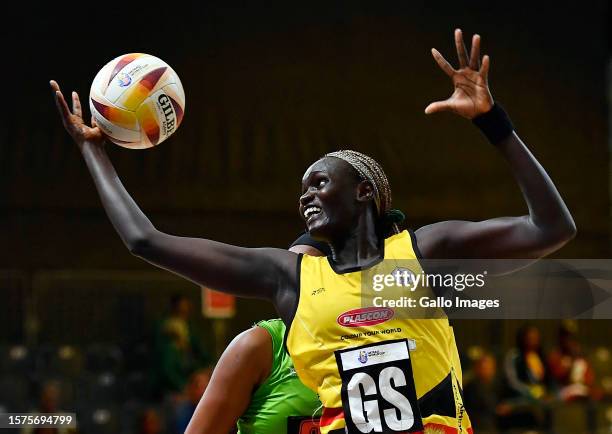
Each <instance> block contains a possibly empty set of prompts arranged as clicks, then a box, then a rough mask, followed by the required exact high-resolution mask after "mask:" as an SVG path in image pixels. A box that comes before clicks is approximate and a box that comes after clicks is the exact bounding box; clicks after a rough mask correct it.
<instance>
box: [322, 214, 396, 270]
mask: <svg viewBox="0 0 612 434" xmlns="http://www.w3.org/2000/svg"><path fill="white" fill-rule="evenodd" d="M382 242H383V240H381V239H380V238H379V236H378V234H377V231H376V219H375V216H374V214H373V213H372V212H366V213H363V214H361V215H360V216H359V217H358V220H357V224H356V225H354V226H353V229H351V231H350V232H349V233H348V235H347V236H346V237H344V238H342V239H340V240H337V241H334V242H333V243H332V250H333V254H332V258H333V260H334V262H335V265H336V268H337V269H340V270H345V269H350V268H355V267H364V266H368V265H369V264H371V263H373V262H375V261H377V260H379V259H380V258H381V257H382V256H383V254H384V253H383V245H382Z"/></svg>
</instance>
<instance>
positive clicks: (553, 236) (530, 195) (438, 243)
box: [416, 30, 576, 259]
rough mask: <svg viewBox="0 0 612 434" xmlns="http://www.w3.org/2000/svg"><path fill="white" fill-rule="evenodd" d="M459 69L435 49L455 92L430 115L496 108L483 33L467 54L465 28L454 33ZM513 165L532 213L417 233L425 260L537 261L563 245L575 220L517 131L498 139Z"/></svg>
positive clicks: (473, 114) (432, 108)
mask: <svg viewBox="0 0 612 434" xmlns="http://www.w3.org/2000/svg"><path fill="white" fill-rule="evenodd" d="M455 44H456V47H457V55H458V57H459V69H454V68H453V67H452V66H451V65H450V64H449V63H448V62H447V61H446V59H444V57H443V56H442V55H441V54H440V53H439V52H438V51H437V50H435V49H432V54H433V57H434V59H435V60H436V62H437V63H438V65H439V66H440V68H441V69H442V70H443V71H444V72H445V73H446V74H447V75H448V76H449V77H451V79H452V81H453V84H454V87H455V91H454V93H453V94H452V95H451V97H450V98H448V99H447V100H445V101H437V102H434V103H432V104H430V105H429V106H427V108H426V109H425V113H427V114H431V113H436V112H441V111H451V112H453V113H457V114H459V115H461V116H463V117H465V118H468V119H474V118H476V117H477V116H480V115H482V114H485V113H487V112H489V111H490V110H491V108H492V107H493V104H494V103H493V97H492V96H491V93H490V91H489V86H488V72H489V64H490V59H489V56H484V58H483V59H482V65H481V64H480V36H478V35H474V37H473V38H472V47H471V53H470V56H469V58H468V54H467V50H466V48H465V45H464V43H463V35H462V33H461V30H456V31H455ZM495 145H496V146H497V148H498V149H499V151H500V152H501V154H502V156H503V157H504V158H505V159H506V161H507V162H508V164H509V165H510V169H511V171H512V173H513V175H514V177H515V179H516V180H517V182H518V184H519V187H520V188H521V191H522V193H523V198H524V199H525V202H526V204H527V208H528V210H529V214H527V215H524V216H520V217H501V218H494V219H490V220H485V221H480V222H470V221H444V222H440V223H434V224H431V225H428V226H425V227H422V228H420V229H419V230H417V231H416V236H417V241H418V245H419V248H420V250H421V252H422V253H423V255H424V256H425V257H426V258H480V259H508V258H523V259H537V258H541V257H543V256H545V255H548V254H550V253H552V252H554V251H555V250H557V249H559V248H560V247H561V246H563V245H564V244H565V243H567V242H568V241H569V240H570V239H572V238H573V237H574V236H575V233H576V226H575V224H574V220H573V219H572V216H571V214H570V212H569V210H568V209H567V206H566V205H565V203H564V202H563V199H562V198H561V195H560V194H559V192H558V191H557V189H556V188H555V185H554V184H553V182H552V180H551V179H550V177H549V176H548V174H547V173H546V171H545V170H544V168H543V167H542V166H541V165H540V163H538V161H537V160H536V158H535V157H534V156H533V154H532V153H531V152H530V151H529V149H528V148H527V146H526V145H525V144H524V143H523V142H522V141H521V139H520V138H519V137H518V136H517V135H516V133H514V132H510V131H509V132H508V134H507V135H506V137H505V138H503V139H501V140H500V141H499V142H498V143H495Z"/></svg>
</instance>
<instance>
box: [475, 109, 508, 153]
mask: <svg viewBox="0 0 612 434" xmlns="http://www.w3.org/2000/svg"><path fill="white" fill-rule="evenodd" d="M472 122H473V123H474V125H476V126H477V127H478V128H479V129H480V131H482V133H483V134H484V135H485V136H486V137H487V139H488V140H489V142H491V143H492V144H494V145H497V144H498V143H499V142H501V141H502V140H504V139H505V138H506V137H508V136H509V135H510V134H512V131H514V125H512V121H511V120H510V118H509V117H508V114H507V113H506V111H505V110H504V109H503V108H502V106H500V105H499V103H497V102H496V103H495V104H493V107H491V110H489V111H488V112H486V113H483V114H481V115H478V116H476V117H475V118H474V119H472Z"/></svg>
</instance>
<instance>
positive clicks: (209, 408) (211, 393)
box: [185, 327, 272, 434]
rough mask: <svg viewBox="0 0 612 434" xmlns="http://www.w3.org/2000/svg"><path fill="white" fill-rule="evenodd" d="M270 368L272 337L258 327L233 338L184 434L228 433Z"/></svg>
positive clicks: (267, 374) (268, 373)
mask: <svg viewBox="0 0 612 434" xmlns="http://www.w3.org/2000/svg"><path fill="white" fill-rule="evenodd" d="M271 369H272V339H271V338H270V335H269V333H268V332H267V331H266V330H264V329H262V328H261V327H253V328H252V329H250V330H247V331H245V332H243V333H241V334H239V335H238V336H236V338H234V340H233V341H232V343H231V344H230V345H229V346H228V347H227V349H226V350H225V352H224V353H223V355H222V356H221V358H220V359H219V363H217V367H216V368H215V370H214V372H213V375H212V378H211V380H210V383H209V384H208V387H207V388H206V392H204V395H203V396H202V399H201V400H200V402H199V403H198V406H197V408H196V410H195V412H194V414H193V417H192V418H191V421H190V422H189V425H188V426H187V430H186V431H185V434H227V433H228V432H229V431H230V430H231V429H232V428H233V427H235V426H236V421H237V420H238V418H239V417H240V416H242V414H243V413H244V412H245V411H246V409H247V408H248V406H249V403H250V402H251V396H252V394H253V392H254V391H255V389H256V388H257V386H259V385H260V384H262V383H263V382H264V381H265V379H266V378H267V377H268V376H269V375H270V371H271Z"/></svg>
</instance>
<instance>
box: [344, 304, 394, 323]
mask: <svg viewBox="0 0 612 434" xmlns="http://www.w3.org/2000/svg"><path fill="white" fill-rule="evenodd" d="M394 313H395V312H393V309H389V308H387V307H363V308H360V309H352V310H349V311H347V312H344V313H343V314H342V315H340V316H338V319H337V320H336V321H337V322H338V324H340V325H341V326H343V327H363V326H371V325H376V324H380V323H383V322H385V321H387V320H390V319H391V318H393V314H394Z"/></svg>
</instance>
